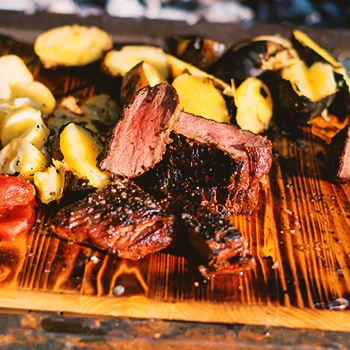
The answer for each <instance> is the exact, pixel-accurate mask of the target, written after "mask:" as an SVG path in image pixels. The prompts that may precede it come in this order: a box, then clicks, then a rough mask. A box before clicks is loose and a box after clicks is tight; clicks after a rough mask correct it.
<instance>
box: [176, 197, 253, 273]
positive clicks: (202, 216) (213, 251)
mask: <svg viewBox="0 0 350 350" xmlns="http://www.w3.org/2000/svg"><path fill="white" fill-rule="evenodd" d="M172 210H173V211H174V213H175V215H176V216H177V218H178V219H179V220H180V221H181V222H182V223H183V224H184V226H185V227H186V228H187V230H188V233H189V241H190V243H191V244H192V246H193V247H194V248H195V249H196V250H197V251H198V253H199V254H200V255H201V256H202V258H203V260H204V264H203V265H201V266H199V267H198V269H199V271H200V273H201V274H202V275H203V276H204V277H205V278H209V277H213V276H215V275H217V274H226V273H232V272H235V271H237V272H240V271H242V269H245V268H249V267H253V266H254V265H255V261H254V258H253V257H252V256H251V255H250V254H249V252H248V250H247V243H246V242H245V240H244V238H243V237H242V235H241V233H240V232H239V231H238V230H237V229H236V228H235V227H234V225H233V224H232V223H231V222H230V220H229V219H228V218H227V217H225V216H224V215H222V214H221V213H218V212H217V211H216V210H215V207H213V206H212V205H210V204H208V203H207V204H203V203H202V204H200V203H193V202H192V201H189V200H187V201H185V202H182V203H181V204H180V203H179V202H177V203H176V204H174V205H173V208H172Z"/></svg>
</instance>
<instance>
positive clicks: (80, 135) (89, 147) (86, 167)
mask: <svg viewBox="0 0 350 350" xmlns="http://www.w3.org/2000/svg"><path fill="white" fill-rule="evenodd" d="M56 147H59V149H57V148H56V149H55V147H53V157H54V159H56V160H60V161H62V163H63V164H64V166H65V167H66V171H67V172H70V173H71V174H72V175H73V178H72V180H73V182H72V183H73V186H76V184H80V185H77V186H81V187H83V188H84V189H88V188H89V187H90V188H91V187H92V188H103V187H104V186H105V185H106V184H107V183H108V182H109V174H108V173H107V172H103V171H101V170H100V169H99V168H98V167H97V165H96V164H97V161H96V158H97V156H98V154H99V153H101V152H102V150H103V143H102V141H101V139H100V138H99V136H98V135H97V134H95V133H93V132H92V131H91V130H89V129H87V128H85V127H83V126H81V125H78V124H76V123H69V124H67V125H66V126H64V127H63V128H62V129H61V131H60V133H59V135H58V138H57V143H56ZM67 176H70V174H67ZM70 187H72V186H70ZM80 189H81V188H80Z"/></svg>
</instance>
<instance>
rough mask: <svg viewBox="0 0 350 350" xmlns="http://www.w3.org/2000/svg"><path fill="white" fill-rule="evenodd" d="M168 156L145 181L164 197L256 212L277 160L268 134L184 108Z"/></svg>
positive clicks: (146, 186) (143, 184)
mask: <svg viewBox="0 0 350 350" xmlns="http://www.w3.org/2000/svg"><path fill="white" fill-rule="evenodd" d="M170 137H171V139H172V140H173V142H171V143H170V144H169V145H168V146H167V150H166V153H165V155H164V156H163V159H162V161H161V162H160V163H158V164H157V165H156V166H155V167H154V168H153V169H151V170H150V171H148V172H147V173H145V174H144V175H143V176H142V177H141V178H140V180H138V182H139V184H140V185H141V186H142V187H144V188H145V189H147V190H148V191H149V192H150V193H151V194H153V195H155V196H156V197H157V198H158V199H160V198H170V199H173V200H174V199H183V198H184V197H186V198H188V197H190V198H192V202H195V201H197V202H202V201H204V202H210V203H211V204H212V205H215V206H216V209H220V210H221V211H223V212H225V211H226V212H227V213H229V214H237V213H250V212H252V211H253V210H254V209H255V208H256V206H257V203H258V199H259V192H260V189H261V184H262V183H263V182H264V178H265V175H266V173H267V172H268V171H269V169H270V167H271V162H272V155H271V153H272V145H271V142H270V141H269V140H268V139H267V138H266V137H264V136H258V135H255V134H253V133H251V132H248V131H243V130H241V129H238V128H236V127H235V126H233V125H229V124H225V123H217V122H215V121H213V120H208V119H205V118H201V117H197V116H194V115H191V114H187V113H184V112H182V113H181V115H180V119H179V121H178V122H177V123H176V124H175V125H174V127H173V129H172V133H171V135H170Z"/></svg>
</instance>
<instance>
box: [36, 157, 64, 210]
mask: <svg viewBox="0 0 350 350" xmlns="http://www.w3.org/2000/svg"><path fill="white" fill-rule="evenodd" d="M34 185H35V187H36V189H37V193H38V196H39V198H40V200H41V202H42V203H45V204H48V203H50V202H52V201H57V200H59V199H61V198H62V197H63V194H64V189H65V168H64V165H63V164H62V163H61V162H59V161H57V160H53V165H51V166H49V167H48V168H47V169H46V170H45V171H38V172H36V173H35V174H34Z"/></svg>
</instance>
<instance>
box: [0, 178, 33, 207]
mask: <svg viewBox="0 0 350 350" xmlns="http://www.w3.org/2000/svg"><path fill="white" fill-rule="evenodd" d="M34 200H35V187H34V186H33V185H32V184H31V183H30V182H29V181H27V180H26V179H24V178H22V177H17V176H8V175H3V174H0V210H4V209H6V208H11V207H14V206H16V205H26V204H29V203H33V201H34Z"/></svg>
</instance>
